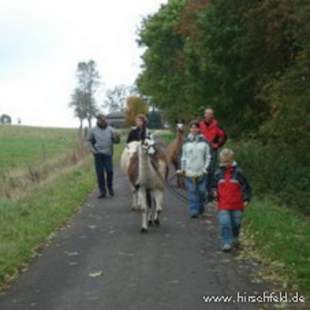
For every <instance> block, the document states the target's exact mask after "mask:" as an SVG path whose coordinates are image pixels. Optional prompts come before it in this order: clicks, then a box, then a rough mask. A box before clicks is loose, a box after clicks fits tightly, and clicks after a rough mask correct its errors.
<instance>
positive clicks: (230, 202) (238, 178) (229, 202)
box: [213, 164, 251, 210]
mask: <svg viewBox="0 0 310 310" xmlns="http://www.w3.org/2000/svg"><path fill="white" fill-rule="evenodd" d="M213 189H214V190H215V191H216V193H217V201H218V209H219V210H243V208H244V202H245V201H247V202H249V201H250V199H251V187H250V185H249V183H248V182H247V180H246V178H245V177H244V176H243V174H242V173H241V170H240V169H239V168H238V167H237V165H236V164H234V165H233V166H232V167H229V168H225V167H221V168H220V169H219V170H218V171H217V172H216V174H215V180H214V184H213Z"/></svg>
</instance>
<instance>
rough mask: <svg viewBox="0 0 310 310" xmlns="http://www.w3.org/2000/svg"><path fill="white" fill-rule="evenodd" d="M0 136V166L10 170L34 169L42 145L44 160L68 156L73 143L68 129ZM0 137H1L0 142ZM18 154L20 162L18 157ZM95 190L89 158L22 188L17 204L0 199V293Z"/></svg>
mask: <svg viewBox="0 0 310 310" xmlns="http://www.w3.org/2000/svg"><path fill="white" fill-rule="evenodd" d="M0 130H1V132H0V138H1V143H2V144H1V146H2V148H1V151H0V158H1V164H2V165H3V164H4V165H5V166H8V165H9V167H11V168H12V167H17V168H20V167H22V166H23V165H25V164H28V163H32V164H33V163H35V161H36V160H38V159H39V158H40V156H42V149H41V145H42V143H43V141H44V145H45V148H46V150H47V152H48V156H55V155H56V154H62V153H63V152H66V151H70V150H72V148H73V146H74V145H75V143H76V141H75V137H76V130H71V129H50V128H21V127H15V128H14V127H10V128H9V127H0ZM1 135H2V136H5V139H4V140H3V141H2V137H1ZM10 139H12V141H10ZM122 148H123V145H122V144H120V145H118V146H116V147H115V154H114V162H115V163H118V160H119V158H120V153H121V150H122ZM21 149H22V150H23V152H22V154H23V155H24V157H23V156H22V155H20V154H19V152H20V150H21ZM0 168H1V167H0ZM57 169H58V170H57ZM95 186H96V177H95V172H94V168H93V160H92V158H91V156H89V157H87V158H85V157H84V158H81V159H80V161H79V162H78V163H75V164H73V163H70V164H68V166H65V167H62V168H61V169H60V168H56V167H55V170H54V171H53V172H52V174H51V175H50V176H48V177H47V178H46V179H44V180H43V181H42V182H39V183H34V184H33V185H32V186H31V187H30V188H28V189H27V191H26V193H25V195H24V196H23V197H22V199H21V198H19V199H14V200H13V199H12V200H9V199H5V198H1V197H0V227H1V229H0V287H1V286H3V287H4V286H5V284H6V283H8V282H10V280H11V279H12V278H14V277H16V275H17V274H18V272H19V271H20V270H21V269H23V268H24V266H25V264H27V263H29V262H30V261H31V260H32V258H33V256H34V255H36V252H37V250H38V249H39V248H40V247H41V245H42V244H44V243H45V242H46V240H47V239H48V237H49V236H50V235H51V234H52V233H53V232H54V231H55V230H56V229H57V228H59V227H61V226H62V225H63V224H64V223H65V222H66V221H67V220H68V219H69V218H70V217H71V216H72V215H73V214H74V213H75V212H76V211H77V210H78V209H79V208H80V207H81V205H82V203H83V202H84V201H85V199H86V198H87V194H88V193H89V192H91V191H92V190H93V189H94V188H95Z"/></svg>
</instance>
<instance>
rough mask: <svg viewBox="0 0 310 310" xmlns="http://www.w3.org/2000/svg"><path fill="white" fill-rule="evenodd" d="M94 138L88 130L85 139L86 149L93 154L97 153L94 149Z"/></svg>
mask: <svg viewBox="0 0 310 310" xmlns="http://www.w3.org/2000/svg"><path fill="white" fill-rule="evenodd" d="M95 143H96V140H95V136H94V133H93V131H92V130H91V129H90V130H89V131H88V133H87V137H86V146H87V148H88V149H89V150H90V152H92V153H93V154H96V153H97V150H96V148H95Z"/></svg>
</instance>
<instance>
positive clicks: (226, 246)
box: [222, 244, 231, 252]
mask: <svg viewBox="0 0 310 310" xmlns="http://www.w3.org/2000/svg"><path fill="white" fill-rule="evenodd" d="M230 250H231V245H230V244H224V246H223V248H222V251H223V252H230Z"/></svg>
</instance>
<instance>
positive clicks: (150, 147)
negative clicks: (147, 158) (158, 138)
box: [142, 139, 156, 155]
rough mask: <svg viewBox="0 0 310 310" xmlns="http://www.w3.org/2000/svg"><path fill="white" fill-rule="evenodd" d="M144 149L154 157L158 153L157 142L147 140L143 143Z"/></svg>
mask: <svg viewBox="0 0 310 310" xmlns="http://www.w3.org/2000/svg"><path fill="white" fill-rule="evenodd" d="M142 149H143V150H144V152H145V153H146V154H148V155H154V154H155V153H156V148H155V141H154V140H153V139H145V140H144V141H143V142H142Z"/></svg>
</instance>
